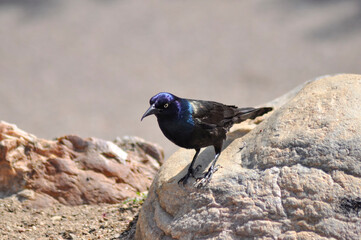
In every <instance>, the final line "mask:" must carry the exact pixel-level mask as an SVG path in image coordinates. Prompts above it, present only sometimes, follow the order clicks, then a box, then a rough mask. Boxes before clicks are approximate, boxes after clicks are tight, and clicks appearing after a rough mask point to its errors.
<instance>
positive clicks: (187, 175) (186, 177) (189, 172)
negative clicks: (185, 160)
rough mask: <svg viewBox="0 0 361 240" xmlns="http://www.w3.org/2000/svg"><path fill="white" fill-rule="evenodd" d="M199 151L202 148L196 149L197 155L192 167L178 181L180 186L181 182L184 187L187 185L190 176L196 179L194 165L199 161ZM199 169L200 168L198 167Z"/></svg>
mask: <svg viewBox="0 0 361 240" xmlns="http://www.w3.org/2000/svg"><path fill="white" fill-rule="evenodd" d="M199 151H200V148H198V149H196V154H194V157H193V160H192V162H191V165H189V168H188V172H187V174H186V175H185V176H184V177H182V178H181V179H180V180H179V181H178V184H179V183H180V182H183V185H186V184H187V181H188V178H189V176H192V177H194V174H195V172H194V170H193V165H194V162H195V161H196V159H197V156H198V154H199ZM197 168H198V167H197Z"/></svg>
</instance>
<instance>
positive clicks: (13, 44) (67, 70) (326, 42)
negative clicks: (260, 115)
mask: <svg viewBox="0 0 361 240" xmlns="http://www.w3.org/2000/svg"><path fill="white" fill-rule="evenodd" d="M360 67H361V1H360V0H248V1H247V0H243V1H231V0H229V1H213V0H207V1H205V0H204V1H176V0H173V1H153V0H149V1H130V0H88V1H70V0H62V1H56V0H0V120H5V121H7V122H10V123H14V124H16V125H18V127H20V128H22V129H23V130H25V131H28V132H30V133H33V134H35V135H36V136H38V137H42V138H48V139H52V138H55V137H59V136H62V135H65V134H78V135H80V136H81V137H90V136H93V137H98V138H103V139H107V140H113V139H115V137H117V136H123V135H137V136H140V137H143V138H145V139H146V140H149V141H152V142H156V143H159V144H160V145H161V146H163V147H164V149H165V152H166V157H169V155H170V154H171V153H172V152H173V151H175V150H176V149H177V147H176V146H174V145H173V144H172V143H170V142H169V141H168V140H166V139H165V137H164V136H163V135H162V133H161V131H160V130H159V128H158V125H157V123H156V119H155V117H149V118H146V119H145V120H143V122H140V118H141V116H142V114H143V113H144V112H145V110H146V109H147V108H148V106H149V103H148V101H149V98H150V97H151V96H153V95H154V94H156V93H158V92H160V91H169V92H172V93H174V94H175V95H178V96H182V97H187V98H196V99H205V100H215V101H219V102H223V103H226V104H235V105H238V106H240V107H241V106H243V107H246V106H255V105H261V104H262V103H265V102H267V101H270V100H272V99H274V98H276V97H278V96H280V95H282V94H284V93H286V92H287V91H289V90H291V89H292V88H294V87H296V86H297V85H299V84H301V83H303V82H304V81H306V80H309V79H313V78H315V77H318V76H321V75H325V74H333V73H360Z"/></svg>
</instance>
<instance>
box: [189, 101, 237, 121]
mask: <svg viewBox="0 0 361 240" xmlns="http://www.w3.org/2000/svg"><path fill="white" fill-rule="evenodd" d="M188 101H189V103H190V104H191V105H192V108H193V113H192V116H193V119H194V120H195V121H196V122H197V123H198V124H200V125H202V126H203V127H205V128H216V127H224V126H225V125H226V124H227V123H228V122H229V121H232V118H233V117H234V116H235V114H236V113H237V107H236V106H229V105H224V104H222V103H217V102H212V101H201V100H188Z"/></svg>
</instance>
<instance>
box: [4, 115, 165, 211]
mask: <svg viewBox="0 0 361 240" xmlns="http://www.w3.org/2000/svg"><path fill="white" fill-rule="evenodd" d="M162 160H163V151H162V150H161V149H160V148H159V147H158V146H156V145H154V144H150V143H148V142H146V141H144V140H142V139H140V138H136V137H125V138H123V139H117V140H116V141H114V142H110V141H105V140H101V139H96V138H88V139H83V138H80V137H78V136H74V135H69V136H64V137H60V138H58V139H57V140H54V141H49V140H44V139H38V138H36V137H35V136H34V135H31V134H29V133H26V132H24V131H22V130H20V129H18V128H17V127H16V126H15V125H12V124H8V123H6V122H1V123H0V197H6V196H10V195H12V194H15V193H16V194H17V197H18V198H19V199H21V200H24V201H26V202H27V203H28V204H31V205H33V206H38V207H44V206H48V205H50V204H52V203H54V202H60V203H62V204H66V205H79V204H94V203H117V202H120V201H122V200H124V199H126V198H129V197H136V196H137V193H139V192H143V191H147V190H148V188H149V186H150V184H151V181H152V179H153V176H154V175H155V173H156V172H157V171H158V169H159V166H160V163H161V161H162Z"/></svg>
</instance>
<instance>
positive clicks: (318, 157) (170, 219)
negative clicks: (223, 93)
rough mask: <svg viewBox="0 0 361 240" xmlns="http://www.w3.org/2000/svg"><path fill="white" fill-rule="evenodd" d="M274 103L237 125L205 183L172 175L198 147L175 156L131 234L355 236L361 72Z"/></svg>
mask: <svg viewBox="0 0 361 240" xmlns="http://www.w3.org/2000/svg"><path fill="white" fill-rule="evenodd" d="M275 103H277V104H274V106H276V110H275V111H273V112H271V113H269V114H267V116H265V117H264V119H265V120H264V121H263V122H261V123H260V124H259V125H256V123H259V122H260V120H259V119H256V120H255V121H249V122H244V123H241V124H240V125H238V126H235V127H234V128H233V129H234V130H235V132H233V133H231V134H229V136H230V137H229V138H228V140H227V141H226V144H225V148H224V150H223V152H222V154H221V156H220V158H219V160H218V164H219V166H220V168H219V170H218V171H217V172H216V173H215V174H214V175H213V178H212V181H211V182H210V184H208V185H207V186H206V187H203V188H201V189H197V188H195V187H194V186H193V185H192V184H193V183H194V180H193V182H192V181H190V182H189V183H188V184H187V185H186V186H185V187H183V186H180V185H178V184H177V182H178V180H179V179H180V178H181V177H182V176H183V175H184V174H185V173H186V171H187V168H188V166H189V164H190V160H191V158H192V156H193V154H194V150H185V149H180V150H179V151H177V152H176V153H175V154H174V155H173V156H171V157H170V158H169V159H168V160H167V161H166V162H165V163H164V165H163V166H162V167H161V169H160V171H159V173H158V175H156V177H155V179H154V181H153V183H152V186H151V188H150V190H149V194H148V198H147V200H146V201H145V203H144V205H143V207H142V209H141V212H140V215H139V220H138V223H137V230H136V236H135V237H136V239H360V236H361V210H360V209H361V201H360V199H361V198H360V196H361V145H360V142H361V104H360V103H361V76H360V75H336V76H327V77H324V78H320V79H316V80H315V81H311V82H308V83H307V84H304V85H303V86H302V89H300V88H298V89H296V90H294V91H293V93H291V94H288V95H285V96H284V97H282V98H280V99H278V100H277V101H275ZM278 107H279V108H278ZM267 117H268V118H267ZM251 129H253V130H252V131H250V130H251ZM249 131H250V132H249ZM247 132H249V133H247ZM213 155H214V152H213V149H212V148H211V147H210V148H206V149H205V150H203V151H202V152H201V153H200V155H199V159H198V161H197V163H196V165H197V164H201V165H202V171H205V170H206V169H207V168H208V165H209V162H210V160H211V159H212V158H213ZM201 174H202V173H198V175H201ZM345 199H346V200H345Z"/></svg>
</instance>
